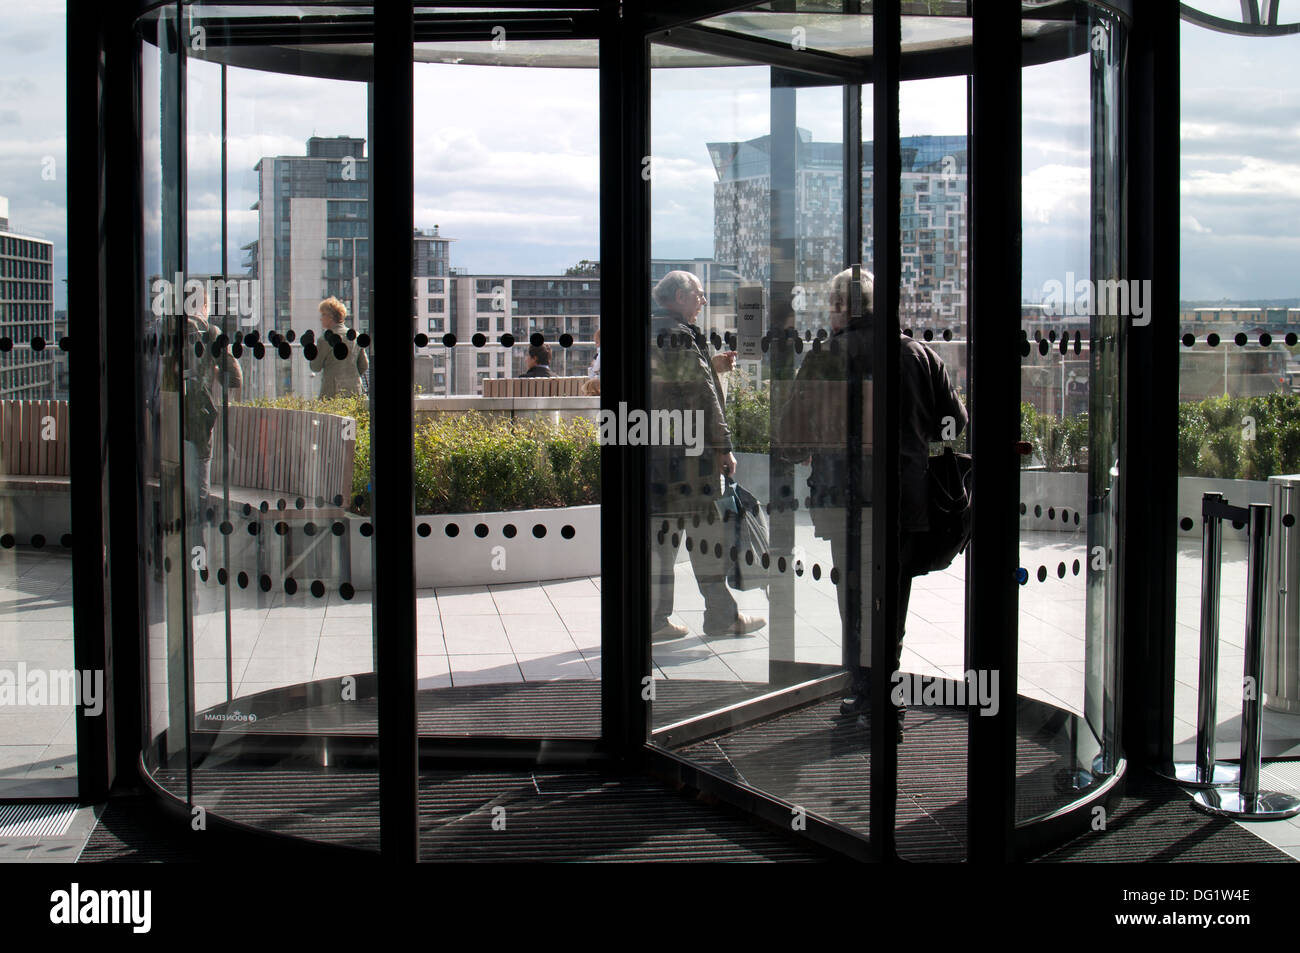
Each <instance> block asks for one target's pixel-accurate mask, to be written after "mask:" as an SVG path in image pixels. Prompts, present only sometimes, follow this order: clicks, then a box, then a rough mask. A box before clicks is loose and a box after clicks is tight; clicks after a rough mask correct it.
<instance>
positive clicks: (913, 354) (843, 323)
mask: <svg viewBox="0 0 1300 953" xmlns="http://www.w3.org/2000/svg"><path fill="white" fill-rule="evenodd" d="M853 290H854V289H853V272H852V269H848V270H845V271H843V272H840V273H839V274H838V275H836V276H835V277H834V278H833V279H832V281H831V295H830V298H831V301H830V305H831V335H830V338H829V339H828V340H827V341H826V342H824V343H823V342H817V343H816V344H815V345H814V347H813V351H812V353H810V354H808V355H807V356H806V357H805V358H804V361H803V364H802V365H801V366H800V368H799V373H798V375H797V376H796V378H795V382H794V386H793V388H792V391H791V399H790V402H789V404H788V405H787V408H786V411H785V414H784V417H783V420H782V425H781V436H782V442H783V443H784V444H785V445H786V447H787V450H786V453H787V455H788V456H789V457H790V458H791V459H807V460H810V461H811V469H810V472H809V476H808V490H809V504H810V514H811V516H812V521H813V528H814V531H815V532H816V534H817V535H818V536H819V537H821V538H822V539H826V540H828V541H829V542H830V544H831V560H832V563H833V564H834V566H835V569H836V577H837V582H836V595H837V596H838V599H839V604H840V618H841V619H842V620H845V621H847V619H848V608H849V606H848V601H847V600H848V592H847V585H846V581H847V580H846V578H845V574H846V566H847V562H848V545H849V539H848V517H849V514H850V512H851V510H852V509H857V508H860V512H861V516H862V518H861V554H862V556H861V560H860V562H859V566H860V567H861V570H862V573H861V584H862V590H861V603H860V610H861V617H860V618H861V622H860V628H859V629H858V631H846V633H845V637H844V639H843V657H844V667H845V670H846V671H847V672H848V673H849V675H850V689H849V693H848V695H847V696H846V697H845V698H844V699H843V701H842V702H841V706H840V710H841V712H842V713H844V714H846V715H848V714H858V713H861V712H864V711H866V710H867V707H868V697H867V689H868V685H869V681H870V671H869V666H870V664H871V630H870V626H871V566H872V559H871V540H872V532H871V523H872V519H871V515H872V500H873V494H872V479H871V476H872V456H871V446H872V440H871V418H872V392H871V370H872V348H873V339H874V333H875V331H874V327H873V317H874V311H873V303H874V284H873V280H872V276H871V274H870V273H869V272H866V271H860V279H859V287H858V289H857V291H858V294H857V295H856V296H855V295H853V294H852V292H853ZM855 297H856V298H857V299H858V301H857V302H855V301H854V298H855ZM855 372H856V374H857V375H859V376H860V379H861V380H862V381H863V398H862V449H863V460H862V470H861V480H860V493H861V497H860V499H858V500H856V501H855V500H853V499H851V495H850V487H849V458H848V397H849V382H850V380H851V379H852V378H853V376H854V373H855ZM898 374H899V397H900V404H901V406H900V412H899V424H900V428H901V431H900V434H899V457H900V459H899V466H900V470H901V486H902V493H901V497H902V498H901V500H900V501H899V503H900V510H899V531H900V539H899V552H900V561H901V563H902V565H901V570H902V572H901V576H900V579H899V603H898V631H897V632H896V633H895V637H894V671H897V670H898V666H899V662H900V660H901V655H902V649H903V631H904V626H905V624H906V620H907V606H908V601H909V599H910V597H911V592H912V577H913V576H914V575H919V574H921V573H923V572H924V571H925V568H924V566H923V562H924V553H923V552H922V547H921V541H922V539H923V536H924V534H925V532H926V531H927V530H928V529H929V506H928V499H927V480H928V477H927V472H928V466H929V459H930V443H931V442H932V441H939V440H941V439H951V438H952V437H954V436H956V435H957V434H958V433H960V432H961V431H962V429H964V428H965V426H966V423H967V415H966V409H965V407H963V406H962V403H961V401H960V400H959V399H958V398H957V394H956V391H955V390H954V388H953V386H952V383H951V382H950V381H949V379H948V374H947V372H946V371H945V370H944V366H943V362H942V361H941V360H940V359H939V357H938V355H936V354H935V353H934V352H933V351H932V350H930V349H929V348H928V347H926V346H925V345H924V344H922V343H920V342H919V341H915V340H913V339H912V338H910V337H908V336H907V335H903V334H900V336H899V367H898ZM948 418H951V419H950V420H949V419H948ZM945 430H947V432H946V433H945ZM846 629H847V626H846ZM891 675H892V673H891ZM900 718H901V712H900ZM900 725H901V721H900Z"/></svg>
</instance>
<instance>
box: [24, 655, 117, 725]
mask: <svg viewBox="0 0 1300 953" xmlns="http://www.w3.org/2000/svg"><path fill="white" fill-rule="evenodd" d="M11 705H12V706H16V707H28V706H33V707H34V706H46V705H62V706H64V707H68V706H71V705H81V706H82V707H83V708H84V709H85V710H86V714H87V715H90V716H91V717H94V716H96V715H99V714H102V713H103V711H104V672H103V670H102V669H87V670H86V671H84V672H82V671H78V670H77V669H49V668H28V667H27V663H26V662H19V663H18V668H16V669H9V668H0V707H6V706H11Z"/></svg>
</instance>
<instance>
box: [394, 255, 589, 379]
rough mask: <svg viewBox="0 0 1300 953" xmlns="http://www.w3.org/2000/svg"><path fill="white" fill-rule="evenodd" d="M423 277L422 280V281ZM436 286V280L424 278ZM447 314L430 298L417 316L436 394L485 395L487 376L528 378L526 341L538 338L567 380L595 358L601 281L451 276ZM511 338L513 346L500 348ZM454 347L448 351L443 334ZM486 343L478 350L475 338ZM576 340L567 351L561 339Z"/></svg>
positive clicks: (560, 277) (558, 277)
mask: <svg viewBox="0 0 1300 953" xmlns="http://www.w3.org/2000/svg"><path fill="white" fill-rule="evenodd" d="M420 280H421V279H417V282H418V281H420ZM423 280H424V281H425V282H426V287H438V285H437V282H438V281H439V279H423ZM447 288H448V293H447V303H446V312H445V314H444V313H443V312H442V311H437V310H435V309H436V308H438V307H441V304H440V302H439V301H438V299H436V298H435V299H432V301H429V300H427V299H426V302H425V304H426V306H427V307H428V308H429V310H428V311H425V312H422V313H421V314H420V316H419V318H418V321H419V322H422V327H420V330H423V331H424V333H425V334H427V335H428V337H429V346H428V347H427V348H424V349H423V351H424V353H425V354H427V355H428V356H429V357H431V358H432V361H433V365H432V377H431V386H430V387H429V392H430V393H432V394H447V395H452V394H456V395H461V394H464V395H468V394H481V393H482V392H483V380H484V379H486V378H489V377H519V376H521V375H522V374H523V373H524V359H525V356H526V355H527V352H528V348H527V344H528V341H529V340H530V339H531V338H532V336H533V334H535V333H540V334H542V336H543V337H544V338H545V340H546V341H547V342H548V343H549V344H550V345H551V368H552V370H553V371H554V372H555V373H556V374H558V375H560V376H563V377H580V376H582V375H584V374H586V373H587V368H588V367H589V366H590V365H591V362H592V360H593V359H594V358H595V356H596V347H595V344H594V343H593V338H594V337H595V334H596V329H597V328H598V327H599V326H600V278H598V277H595V276H593V275H579V276H569V275H503V274H497V275H465V274H452V275H450V276H449V277H448V279H447ZM507 333H508V334H510V335H511V338H512V339H513V346H512V347H509V348H507V347H505V346H503V345H502V344H501V338H502V335H504V334H507ZM447 334H452V335H455V338H456V342H457V343H456V345H455V346H454V347H452V348H450V349H447V348H444V346H443V344H442V339H443V337H444V336H445V335H447ZM476 334H482V335H483V337H484V338H485V339H486V340H485V342H484V344H483V346H482V347H476V346H475V345H474V336H475V335H476ZM565 334H568V335H570V338H571V341H572V343H571V344H570V346H569V347H567V348H566V347H564V346H563V345H562V344H561V343H560V342H561V338H562V336H563V335H565Z"/></svg>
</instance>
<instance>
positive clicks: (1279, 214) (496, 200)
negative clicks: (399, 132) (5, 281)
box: [0, 0, 1300, 307]
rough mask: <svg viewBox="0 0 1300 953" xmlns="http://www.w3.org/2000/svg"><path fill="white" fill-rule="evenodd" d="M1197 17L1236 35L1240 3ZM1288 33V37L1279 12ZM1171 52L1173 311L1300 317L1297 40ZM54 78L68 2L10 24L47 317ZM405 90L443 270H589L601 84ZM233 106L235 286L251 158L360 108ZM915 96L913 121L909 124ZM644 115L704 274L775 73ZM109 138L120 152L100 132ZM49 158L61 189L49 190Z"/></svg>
mask: <svg viewBox="0 0 1300 953" xmlns="http://www.w3.org/2000/svg"><path fill="white" fill-rule="evenodd" d="M1194 5H1195V6H1197V7H1198V8H1200V9H1203V10H1206V11H1208V12H1211V13H1215V14H1217V15H1222V16H1225V17H1228V18H1232V19H1238V18H1239V17H1240V5H1239V4H1238V3H1237V2H1236V0H1197V2H1196V3H1195V4H1194ZM1283 18H1284V19H1290V18H1291V17H1290V16H1289V15H1287V14H1286V10H1285V8H1284V10H1283ZM1182 42H1183V66H1182V73H1183V103H1182V153H1183V154H1182V168H1181V172H1180V175H1181V178H1182V193H1183V209H1182V227H1181V230H1180V240H1181V243H1182V291H1181V293H1182V297H1183V298H1185V299H1218V298H1223V297H1230V298H1281V297H1294V296H1297V295H1300V279H1297V277H1296V274H1295V272H1296V269H1295V267H1294V263H1295V261H1296V260H1297V251H1300V234H1297V229H1296V225H1295V223H1296V222H1297V221H1300V163H1298V162H1297V160H1296V159H1295V158H1294V157H1295V155H1296V149H1297V145H1300V82H1297V80H1300V77H1298V76H1297V66H1296V63H1297V59H1298V57H1297V55H1296V53H1297V52H1298V51H1300V37H1294V36H1293V37H1283V38H1267V39H1254V38H1237V37H1231V36H1226V35H1223V34H1219V33H1213V32H1210V31H1206V30H1202V29H1199V28H1195V27H1189V26H1184V27H1183V40H1182ZM64 62H65V52H64V4H63V3H62V2H59V0H29V2H26V3H23V4H6V5H5V7H4V8H3V10H2V11H0V195H5V196H7V197H8V198H9V205H10V219H11V221H12V222H13V224H14V225H16V226H19V227H21V228H24V229H27V230H29V231H32V232H40V233H42V234H43V235H44V236H45V237H46V238H49V239H51V240H52V241H54V243H55V251H54V254H55V262H54V264H55V275H56V279H58V280H56V289H55V291H56V302H57V303H56V307H63V306H64V304H65V294H64V285H63V281H62V279H63V278H64V277H66V274H67V223H66V215H65V211H64V206H65V205H66V182H65V174H66V149H67V141H68V137H67V134H66V130H65V128H64V114H65V110H64V98H65V83H64ZM154 62H155V63H156V59H155V60H154ZM1083 62H1084V59H1083V58H1078V59H1077V60H1076V61H1075V62H1069V63H1061V64H1048V65H1047V66H1044V67H1038V68H1036V69H1038V70H1043V71H1053V70H1060V71H1062V72H1061V73H1060V74H1059V75H1052V76H1050V77H1046V78H1045V79H1044V80H1043V81H1037V80H1036V81H1035V82H1033V83H1026V87H1025V127H1024V129H1025V153H1024V174H1025V187H1024V205H1025V222H1026V225H1025V228H1026V236H1025V237H1026V242H1025V249H1026V252H1025V277H1024V283H1025V286H1026V288H1032V287H1037V286H1038V285H1040V284H1041V280H1039V278H1038V277H1037V276H1039V275H1050V274H1056V273H1058V272H1060V271H1062V270H1063V267H1064V266H1067V265H1068V263H1069V262H1071V261H1074V260H1076V259H1079V260H1084V252H1083V250H1082V249H1080V248H1078V247H1075V246H1074V244H1073V240H1072V239H1071V238H1069V237H1068V236H1069V235H1070V234H1071V233H1076V232H1077V221H1076V220H1075V219H1074V218H1073V216H1075V215H1076V214H1078V213H1079V209H1080V208H1082V206H1081V205H1080V196H1086V183H1087V180H1086V172H1085V171H1084V170H1085V167H1086V154H1087V153H1086V148H1087V143H1086V137H1085V135H1084V131H1085V129H1086V126H1085V125H1084V122H1085V121H1086V115H1085V112H1084V111H1083V104H1082V103H1080V102H1076V98H1077V97H1078V96H1085V97H1086V84H1084V83H1083V82H1082V79H1081V78H1079V79H1078V81H1076V78H1075V77H1074V76H1072V75H1071V74H1070V72H1069V71H1070V70H1071V69H1077V68H1078V66H1077V65H1076V64H1082V63H1083ZM438 70H445V71H449V72H450V73H452V74H453V75H454V77H457V78H455V79H454V80H451V79H447V78H444V76H440V75H438V73H437V72H436V71H438ZM470 71H472V73H471V72H470ZM416 72H417V78H416V83H417V93H416V95H417V101H418V107H417V116H416V134H417V150H418V152H417V181H416V196H415V203H416V222H417V224H418V225H420V226H421V227H426V228H427V227H431V226H432V225H433V224H435V223H436V224H438V225H440V226H441V227H442V233H443V234H444V235H448V236H451V237H455V238H458V239H460V240H459V241H458V242H457V243H456V245H455V246H454V252H453V263H454V264H457V265H463V266H467V267H469V268H470V269H472V270H477V271H492V270H515V271H537V272H545V271H555V270H562V269H563V268H564V267H565V266H567V265H568V264H572V263H573V262H575V261H577V260H578V259H579V258H595V257H597V256H598V255H599V247H598V237H597V227H596V216H597V208H596V201H597V195H598V183H597V181H596V168H597V164H596V163H597V143H596V136H597V130H596V123H595V116H596V111H595V110H596V74H595V72H594V71H591V70H572V71H565V70H543V69H530V70H527V71H526V74H525V76H524V79H525V80H526V82H525V83H521V82H520V80H519V79H518V74H520V73H525V71H523V70H513V69H504V68H496V69H494V68H489V67H467V66H446V67H441V66H433V65H428V66H421V67H419V68H418V69H417V71H416ZM950 82H953V81H950V80H939V81H933V82H929V81H927V82H925V83H912V84H907V86H905V87H904V90H903V91H902V97H903V100H904V109H903V111H902V116H903V121H904V128H903V129H902V130H901V131H902V134H903V135H904V136H907V135H922V134H926V133H931V134H945V133H951V132H953V131H954V130H957V131H959V130H960V129H961V128H962V126H963V125H964V110H965V107H964V97H963V96H955V95H952V94H951V93H950V92H949V91H946V90H945V89H944V87H943V84H944V83H950ZM956 82H960V81H956ZM200 85H201V86H204V85H206V84H205V83H200ZM521 89H524V90H526V92H525V93H523V94H521V92H520V90H521ZM1061 91H1065V94H1064V95H1063V94H1062V92H1061ZM230 94H231V110H230V115H229V117H228V121H229V132H230V137H229V141H228V146H229V150H230V207H229V222H230V245H229V247H228V255H229V258H230V261H231V262H233V263H234V267H235V268H236V269H237V268H238V267H239V266H238V263H239V262H240V261H241V260H242V253H241V252H240V251H239V246H240V245H242V244H245V243H246V242H247V241H249V240H251V238H252V237H253V231H254V229H255V227H256V212H253V211H252V210H250V209H249V206H250V205H251V204H252V201H253V198H254V191H255V187H256V173H255V172H253V168H252V167H253V165H254V163H256V161H257V159H258V158H260V157H261V156H263V155H285V154H287V155H301V154H303V152H304V151H305V146H306V140H307V138H308V137H309V136H311V135H313V134H315V135H320V136H336V135H359V136H364V135H365V126H364V123H365V118H364V117H365V91H364V89H363V88H362V87H361V86H359V85H357V84H352V83H344V82H330V81H325V80H315V79H310V80H309V79H303V78H300V77H289V76H277V75H274V74H270V73H263V72H253V71H238V70H232V71H231V72H230ZM200 95H206V90H205V91H204V92H203V93H201V94H200ZM909 96H911V97H916V100H915V101H916V102H923V103H924V104H925V105H924V108H919V107H915V106H914V107H911V108H909V107H908V105H907V103H908V97H909ZM653 98H654V110H655V115H656V116H660V115H667V114H668V112H664V110H669V111H670V112H671V114H672V115H673V116H674V117H675V118H674V120H673V123H672V128H668V126H667V124H666V123H663V122H661V123H660V124H659V127H658V128H655V129H654V130H653V136H654V140H653V151H654V153H655V155H656V158H657V160H658V165H657V168H656V169H655V174H656V181H655V189H654V202H655V208H654V216H653V219H652V220H653V222H654V223H655V233H654V236H653V252H654V254H655V255H656V256H673V257H677V256H688V257H693V256H696V255H699V256H708V255H711V254H712V245H713V236H712V216H711V215H710V214H707V213H706V214H700V210H701V209H708V208H710V207H711V202H712V189H713V181H714V174H713V169H712V164H711V162H710V161H709V155H708V152H707V149H706V148H705V146H704V144H705V143H706V142H710V141H719V140H725V141H731V140H737V139H748V138H753V137H754V136H759V135H763V134H764V133H766V132H767V131H768V130H767V112H768V102H769V93H768V88H767V71H766V69H764V68H761V67H737V68H731V69H715V70H690V71H685V70H657V71H656V72H655V83H654V90H653ZM868 99H869V97H868ZM824 105H825V104H824V103H822V102H820V100H819V101H818V102H816V103H812V102H810V103H807V104H805V103H804V102H802V101H801V103H800V110H799V125H800V126H801V127H803V128H806V129H808V130H810V132H811V133H812V135H813V138H814V139H818V140H827V141H829V140H833V139H836V138H838V136H839V128H840V117H839V113H838V109H837V108H830V107H829V106H826V108H822V107H823V106H824ZM191 106H193V104H191ZM210 106H211V104H210V103H209V107H210ZM147 114H148V110H147V109H146V115H147ZM865 118H866V119H868V120H869V117H865ZM868 124H869V123H868ZM215 128H217V126H216V122H215V120H213V119H211V117H209V118H201V117H200V118H198V119H194V120H193V121H192V124H191V136H192V138H191V141H190V148H191V165H190V170H189V171H190V176H191V180H192V181H191V191H190V201H191V209H192V210H195V209H200V208H201V207H206V208H210V209H215V207H216V203H215V201H213V199H212V196H213V195H214V194H216V193H215V189H216V188H217V185H218V184H219V183H217V180H216V174H215V171H214V169H213V168H212V167H211V162H212V161H213V160H212V158H211V157H212V156H213V155H215V149H213V148H212V145H211V142H210V140H209V138H208V137H210V136H211V135H212V130H213V129H215ZM108 135H109V139H110V141H111V140H112V139H113V134H112V130H109V131H108ZM196 136H197V137H198V141H196V139H195V138H194V137H196ZM119 141H121V140H119ZM128 141H129V140H128ZM49 156H52V157H53V159H54V161H53V164H52V167H53V170H54V178H52V179H50V178H45V177H43V176H42V170H43V169H45V168H49V167H50V163H47V162H46V161H45V160H46V157H49ZM1081 190H1083V191H1081ZM1044 219H1046V220H1044ZM191 231H192V235H191V246H190V247H191V251H192V253H193V254H194V255H195V256H196V261H195V267H196V268H204V269H206V268H209V267H213V268H215V267H216V265H215V264H213V262H219V260H220V256H219V248H218V238H217V235H218V232H217V231H216V220H215V216H209V215H203V214H200V215H198V216H197V217H193V215H192V221H191ZM1031 239H1032V240H1031ZM1075 270H1076V271H1081V270H1083V269H1080V268H1076V269H1075Z"/></svg>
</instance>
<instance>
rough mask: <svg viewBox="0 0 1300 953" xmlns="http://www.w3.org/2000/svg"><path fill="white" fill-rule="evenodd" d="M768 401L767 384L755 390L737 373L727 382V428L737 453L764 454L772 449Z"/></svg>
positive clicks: (741, 374) (747, 379) (769, 403)
mask: <svg viewBox="0 0 1300 953" xmlns="http://www.w3.org/2000/svg"><path fill="white" fill-rule="evenodd" d="M770 420H771V399H770V392H769V390H768V385H767V384H766V383H764V384H762V385H760V386H758V387H755V386H754V385H753V384H751V383H750V382H749V378H748V377H746V376H745V375H744V374H743V373H741V372H740V371H732V372H731V374H730V375H729V377H728V383H727V427H728V428H729V429H730V430H731V446H732V449H733V450H735V451H736V452H737V453H767V452H769V450H770V449H771V447H772V439H771V430H770V427H769V421H770Z"/></svg>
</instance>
